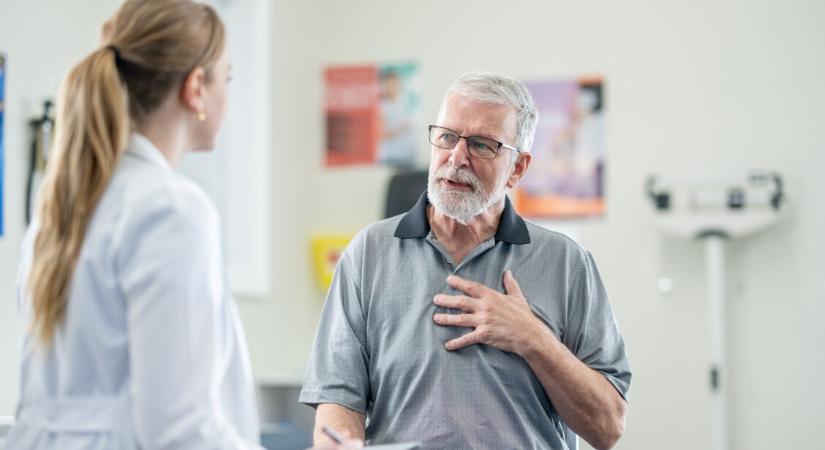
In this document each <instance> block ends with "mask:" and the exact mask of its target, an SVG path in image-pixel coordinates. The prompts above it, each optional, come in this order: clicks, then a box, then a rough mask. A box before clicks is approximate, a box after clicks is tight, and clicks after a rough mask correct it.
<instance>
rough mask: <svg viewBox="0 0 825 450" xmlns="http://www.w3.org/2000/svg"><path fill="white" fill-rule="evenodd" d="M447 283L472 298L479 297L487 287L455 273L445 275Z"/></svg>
mask: <svg viewBox="0 0 825 450" xmlns="http://www.w3.org/2000/svg"><path fill="white" fill-rule="evenodd" d="M447 284H449V285H450V286H452V287H453V288H455V289H458V290H459V291H461V292H463V293H465V294H467V295H469V296H470V297H473V298H481V296H482V295H484V293H485V291H486V290H487V289H488V288H487V286H485V285H483V284H481V283H476V282H475V281H470V280H467V279H464V278H461V277H459V276H457V275H450V276H449V277H447Z"/></svg>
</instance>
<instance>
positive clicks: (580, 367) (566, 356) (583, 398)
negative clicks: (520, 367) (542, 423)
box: [520, 324, 627, 450]
mask: <svg viewBox="0 0 825 450" xmlns="http://www.w3.org/2000/svg"><path fill="white" fill-rule="evenodd" d="M539 330H540V331H539ZM520 354H521V357H522V358H524V360H525V361H527V364H528V365H529V366H530V368H531V369H532V371H533V373H534V374H535V375H536V377H537V378H538V379H539V381H540V382H541V384H542V386H543V387H544V391H545V392H546V393H547V396H548V397H549V398H550V401H552V402H553V407H554V408H555V409H556V411H557V412H558V413H559V415H560V416H561V418H562V419H563V420H564V422H565V423H566V424H568V425H569V426H570V428H571V429H573V431H575V432H576V433H577V434H578V435H579V436H581V437H582V438H584V439H585V440H586V441H587V442H588V443H590V445H592V446H593V447H595V448H597V449H600V450H602V449H609V448H611V447H613V446H614V445H615V444H616V442H617V441H618V440H619V438H620V437H621V435H622V433H623V432H624V415H625V409H626V406H627V405H626V403H625V401H624V399H623V398H622V397H621V396H620V395H619V393H618V392H617V391H616V389H615V388H614V387H613V385H612V384H610V382H609V381H607V379H606V378H605V377H604V376H603V375H602V374H600V373H598V372H596V371H595V370H593V369H591V368H589V367H587V365H585V364H584V363H583V362H581V361H580V360H579V359H578V358H576V356H575V355H574V354H573V353H572V352H570V350H569V349H568V348H567V347H565V346H564V344H562V343H561V342H560V341H559V340H558V339H557V338H556V336H555V335H554V334H553V333H552V332H551V331H550V330H549V329H548V328H547V327H546V326H544V325H543V324H542V325H541V327H540V328H537V332H536V339H534V340H531V342H530V343H529V344H527V345H526V346H525V348H524V351H523V352H520Z"/></svg>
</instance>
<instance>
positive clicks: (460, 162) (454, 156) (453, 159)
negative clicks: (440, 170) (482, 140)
mask: <svg viewBox="0 0 825 450" xmlns="http://www.w3.org/2000/svg"><path fill="white" fill-rule="evenodd" d="M449 161H450V164H451V165H452V166H453V167H464V166H469V165H470V150H469V149H468V148H467V138H465V137H460V138H458V142H457V143H456V144H455V147H453V149H452V150H450V160H449Z"/></svg>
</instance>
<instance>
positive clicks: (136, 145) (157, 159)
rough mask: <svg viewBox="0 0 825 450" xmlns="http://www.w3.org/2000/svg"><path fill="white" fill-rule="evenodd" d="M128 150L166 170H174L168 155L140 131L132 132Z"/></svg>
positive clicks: (127, 146)
mask: <svg viewBox="0 0 825 450" xmlns="http://www.w3.org/2000/svg"><path fill="white" fill-rule="evenodd" d="M126 152H127V153H129V154H132V155H135V156H137V157H138V158H140V159H143V160H145V161H148V162H150V163H152V164H154V165H156V166H160V167H162V168H164V169H166V170H172V166H171V165H170V164H169V161H168V160H167V159H166V157H165V156H163V153H161V152H160V150H159V149H158V148H157V147H155V144H153V143H152V141H150V140H149V139H148V138H147V137H146V136H144V135H142V134H140V133H132V135H131V136H129V143H128V144H127V145H126Z"/></svg>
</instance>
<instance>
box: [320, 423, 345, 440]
mask: <svg viewBox="0 0 825 450" xmlns="http://www.w3.org/2000/svg"><path fill="white" fill-rule="evenodd" d="M321 431H323V432H324V434H326V435H327V436H329V437H330V439H332V440H333V441H335V443H336V444H343V443H344V437H343V436H341V434H340V433H338V432H337V431H335V430H334V429H332V428H331V427H328V426H326V425H324V426H322V427H321Z"/></svg>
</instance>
